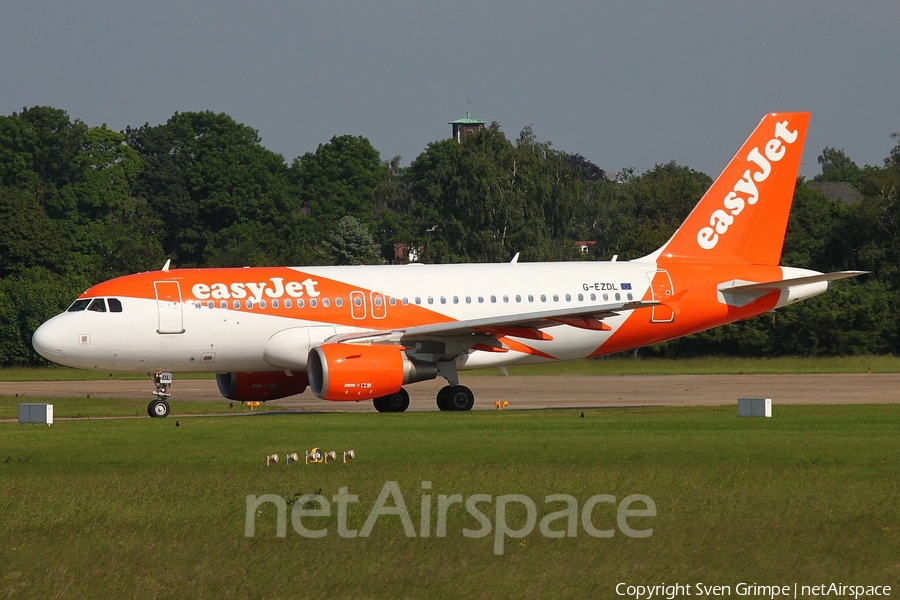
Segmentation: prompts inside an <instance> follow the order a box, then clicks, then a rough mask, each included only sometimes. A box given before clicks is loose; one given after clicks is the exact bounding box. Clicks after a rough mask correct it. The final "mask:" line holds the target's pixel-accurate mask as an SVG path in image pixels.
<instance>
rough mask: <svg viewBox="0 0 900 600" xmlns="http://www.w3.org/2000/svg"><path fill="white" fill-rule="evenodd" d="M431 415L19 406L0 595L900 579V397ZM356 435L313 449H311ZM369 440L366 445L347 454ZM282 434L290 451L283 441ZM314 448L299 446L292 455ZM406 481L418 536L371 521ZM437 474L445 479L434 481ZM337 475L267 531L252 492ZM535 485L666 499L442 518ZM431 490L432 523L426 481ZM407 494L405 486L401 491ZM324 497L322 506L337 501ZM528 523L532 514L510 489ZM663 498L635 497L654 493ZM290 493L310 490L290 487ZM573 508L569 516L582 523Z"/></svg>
mask: <svg viewBox="0 0 900 600" xmlns="http://www.w3.org/2000/svg"><path fill="white" fill-rule="evenodd" d="M583 412H584V417H582V416H581V414H582V411H580V410H579V411H568V410H558V411H557V410H554V411H503V412H487V411H478V412H472V413H437V412H429V413H409V414H377V413H358V414H357V413H348V414H290V415H260V416H256V417H249V418H221V417H200V418H193V419H185V420H183V421H181V422H180V427H175V422H174V420H173V419H171V418H170V419H161V420H156V419H135V420H117V421H69V422H59V423H56V424H54V425H53V426H52V427H46V426H21V425H18V424H15V423H4V424H0V489H2V495H0V524H2V531H3V534H4V535H3V542H2V544H0V564H2V565H3V568H2V570H0V597H16V598H21V597H31V598H48V597H56V598H68V597H71V598H75V597H185V598H187V597H190V598H196V597H216V598H243V597H254V598H287V597H291V598H294V597H302V598H308V597H328V598H381V597H392V598H393V597H398V598H399V597H404V598H461V597H480V598H510V597H517V598H518V597H522V598H538V597H540V598H545V597H563V598H582V597H614V596H615V592H614V587H615V585H616V583H618V582H629V583H644V584H651V585H652V584H657V583H662V582H664V581H665V582H669V583H671V582H675V581H678V582H705V583H707V584H724V585H732V586H734V585H735V584H736V583H738V582H741V581H751V582H752V581H756V582H770V583H780V582H785V583H791V582H794V581H799V582H800V583H803V582H808V583H811V584H819V583H821V582H830V581H842V582H844V583H850V582H856V583H866V584H876V583H877V584H887V585H897V584H900V581H898V578H900V577H898V573H900V502H898V500H900V436H898V432H900V406H898V405H863V406H859V405H856V406H777V407H776V410H775V416H774V417H773V418H771V419H753V418H746V419H738V418H737V417H736V409H735V407H697V408H677V409H671V408H644V409H597V410H589V411H583ZM313 447H319V448H322V449H323V450H336V451H338V456H339V459H338V462H337V463H336V464H334V463H333V464H328V465H324V464H319V465H304V464H303V462H302V456H303V451H304V449H311V448H313ZM351 448H352V449H354V450H355V451H356V453H357V458H356V460H354V461H352V462H351V463H349V464H347V465H344V464H342V463H341V462H340V453H341V451H343V450H346V449H351ZM272 452H277V453H279V454H280V455H281V456H282V462H280V463H279V464H278V465H275V466H271V467H266V466H265V456H266V455H267V454H269V453H272ZM288 452H298V453H299V454H300V456H301V463H300V464H298V465H290V466H287V465H285V464H284V455H285V454H286V453H288ZM389 481H396V482H397V486H398V489H399V491H400V492H401V493H402V496H403V500H404V502H405V504H406V506H407V508H408V510H409V513H410V518H411V522H412V524H413V526H414V530H415V536H414V537H407V535H406V534H405V532H404V529H403V527H402V525H401V522H400V519H399V518H398V517H397V516H391V515H384V516H381V517H379V518H378V520H377V522H376V524H375V526H374V528H373V530H372V532H371V535H370V536H369V537H366V538H360V537H356V538H344V537H340V536H339V535H338V533H337V505H336V504H335V503H334V502H333V501H332V499H333V496H334V495H336V494H338V492H339V489H340V488H342V487H346V488H347V491H348V493H349V494H352V495H357V496H358V498H359V502H358V503H351V504H349V510H348V516H347V527H348V528H349V529H351V530H356V531H358V530H360V529H361V528H362V527H363V525H364V523H365V521H366V519H367V517H368V516H369V512H370V510H371V509H372V507H373V506H374V503H375V500H376V498H377V496H378V494H379V492H380V491H381V490H382V489H383V487H384V485H385V483H386V482H389ZM423 482H430V486H431V487H430V489H429V488H428V484H425V487H424V488H423ZM311 493H318V494H321V496H322V497H324V498H325V499H326V500H328V501H329V502H330V503H331V509H332V513H331V516H330V517H318V518H312V517H308V518H305V519H303V521H302V524H303V525H304V526H305V527H307V528H309V529H320V528H322V529H325V531H326V535H325V537H322V538H320V539H309V538H305V537H302V536H301V535H299V534H298V533H296V531H295V530H294V528H293V527H292V522H291V520H290V512H289V513H288V518H287V523H286V526H287V532H286V536H285V537H278V536H277V535H276V524H277V517H276V508H275V506H274V505H272V504H266V505H262V506H260V507H259V509H258V510H257V511H256V516H255V535H254V536H253V537H245V525H246V506H247V496H248V495H255V496H260V495H263V494H275V495H278V496H281V497H282V498H284V499H285V500H286V502H288V503H290V502H292V501H293V500H294V499H296V498H299V497H300V496H303V495H305V494H311ZM453 494H459V495H461V496H462V497H463V498H468V497H470V496H472V495H473V494H487V495H489V496H490V497H491V498H492V501H491V502H489V503H481V504H478V508H479V509H480V510H481V512H483V513H484V515H485V516H486V517H487V518H488V519H490V521H491V522H492V524H493V522H494V520H495V514H494V509H495V501H496V498H497V497H498V496H500V495H506V494H523V495H526V496H528V497H530V498H531V499H532V500H533V501H534V503H535V505H536V507H537V520H538V522H540V520H541V519H542V518H543V517H545V516H546V515H548V514H550V513H552V512H555V511H559V510H562V509H563V508H565V506H564V505H563V504H562V503H550V504H547V503H545V502H544V498H545V497H546V496H547V495H550V494H569V495H571V496H573V497H575V498H576V499H577V501H578V508H579V512H580V509H581V507H582V505H583V504H584V502H585V501H586V500H587V499H588V498H590V497H591V496H594V495H596V494H610V495H612V496H615V498H616V502H620V501H621V500H622V499H623V498H625V497H626V496H629V495H631V494H645V495H647V496H649V497H650V498H652V499H653V501H654V502H655V504H656V507H657V515H656V516H655V517H631V518H630V519H629V521H628V523H629V524H630V525H631V526H632V527H633V528H635V529H647V528H652V529H653V534H652V536H651V537H649V538H646V539H633V538H629V537H627V536H625V535H623V534H622V532H621V531H619V530H618V527H617V524H616V513H615V510H616V505H615V504H611V503H601V504H599V505H597V507H596V508H595V510H594V511H593V521H592V523H593V524H594V526H596V527H598V528H600V529H614V530H615V534H614V535H613V537H611V538H606V539H603V538H595V537H591V536H589V535H587V534H586V533H585V529H584V528H583V526H582V523H581V519H580V514H579V518H578V522H577V535H576V537H562V538H556V539H551V538H547V537H544V536H543V535H541V534H540V533H539V530H538V527H535V529H534V531H532V532H531V533H530V534H529V535H528V536H527V537H525V538H523V539H512V538H507V539H503V540H502V541H503V550H504V551H503V554H502V555H496V554H495V553H494V546H495V537H494V533H495V532H494V529H492V530H491V532H490V534H489V535H487V536H486V537H482V538H469V537H464V535H463V530H464V529H469V530H478V529H480V528H481V525H480V524H479V522H478V521H476V519H475V518H474V517H473V516H472V515H471V514H470V513H469V512H467V511H466V509H465V507H464V506H463V505H461V504H454V505H452V506H451V508H450V509H449V511H448V519H447V533H446V536H445V537H436V525H437V520H436V507H437V504H438V496H439V495H447V496H449V495H453ZM423 496H430V502H431V511H430V519H428V518H426V520H428V522H429V523H430V529H431V532H430V536H429V537H422V536H421V532H422V529H421V522H422V521H421V515H420V512H421V511H420V507H421V506H422V500H421V498H422V497H423ZM387 505H388V506H393V505H394V502H393V500H388V502H387ZM317 506H318V505H317V504H316V503H309V504H308V505H307V507H309V508H315V507H317ZM510 507H511V508H510V511H509V513H508V515H507V521H508V523H509V526H510V528H512V529H518V528H521V527H522V526H523V525H524V524H525V513H524V511H523V510H519V509H521V507H519V506H517V505H510ZM641 507H642V506H641V505H638V506H635V507H633V508H641ZM288 511H290V506H289V507H288ZM566 524H567V523H566V521H565V520H561V521H560V520H558V521H555V522H554V523H553V526H552V528H553V529H554V530H565V528H566Z"/></svg>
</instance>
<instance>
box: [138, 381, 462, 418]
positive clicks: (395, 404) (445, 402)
mask: <svg viewBox="0 0 900 600" xmlns="http://www.w3.org/2000/svg"><path fill="white" fill-rule="evenodd" d="M372 404H373V405H374V406H375V410H377V411H378V412H403V411H405V410H406V409H407V408H409V393H408V392H407V391H406V390H405V389H403V388H400V391H399V392H397V393H396V394H390V395H388V396H381V397H380V398H375V399H374V400H373V401H372ZM437 405H438V408H439V409H441V410H452V411H466V410H472V407H473V406H474V405H475V394H473V393H472V390H470V389H469V388H467V387H466V386H464V385H448V386H444V387H443V388H441V391H439V392H438V394H437ZM151 416H153V415H151Z"/></svg>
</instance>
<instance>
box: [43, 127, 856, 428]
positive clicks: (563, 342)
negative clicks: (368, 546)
mask: <svg viewBox="0 0 900 600" xmlns="http://www.w3.org/2000/svg"><path fill="white" fill-rule="evenodd" d="M809 116H810V115H809V113H805V112H794V113H788V112H786V113H770V114H767V115H765V117H763V119H762V121H761V122H760V123H759V125H758V126H757V127H756V129H755V130H754V131H753V133H752V134H751V135H750V137H749V138H748V139H747V141H746V142H745V143H744V144H743V146H742V147H741V148H740V150H739V151H738V153H737V154H736V155H735V156H734V158H733V159H732V160H731V161H730V162H729V163H728V165H727V166H726V167H725V170H724V171H723V172H722V174H721V175H720V176H719V177H718V178H717V179H716V180H715V182H714V183H713V184H712V186H711V187H710V188H709V190H708V191H707V192H706V193H705V194H704V195H703V197H702V198H701V199H700V201H699V203H698V204H697V205H696V206H695V208H694V209H693V211H692V212H691V213H690V215H688V217H687V219H686V220H685V221H684V223H683V224H682V225H681V226H680V227H679V229H678V230H677V231H676V232H675V233H674V234H673V235H672V237H671V238H670V239H669V241H667V242H666V243H665V244H664V245H663V246H662V247H661V248H659V249H658V250H656V251H655V252H653V253H651V254H649V255H647V256H645V257H643V258H639V259H637V260H631V261H617V260H615V257H614V259H613V260H612V261H607V262H599V261H598V262H590V261H581V262H555V263H519V262H518V260H517V259H518V254H517V255H516V257H515V258H513V260H512V261H511V262H509V263H494V264H435V265H424V264H409V265H371V266H329V267H255V268H251V267H244V268H202V269H170V263H169V262H167V263H166V265H165V266H164V267H163V268H162V270H160V271H151V272H145V273H139V274H135V275H128V276H124V277H119V278H116V279H112V280H109V281H106V282H103V283H100V284H98V285H95V286H93V287H91V288H90V289H88V290H87V291H86V292H84V293H83V294H81V295H80V296H79V297H78V298H77V299H76V300H75V301H74V303H73V304H72V305H71V306H70V307H69V308H68V309H67V310H66V311H65V312H64V313H62V314H59V315H57V316H55V317H53V318H52V319H50V320H48V321H47V322H45V323H44V324H42V325H41V326H40V327H39V328H38V329H37V331H35V333H34V336H33V339H32V343H33V345H34V348H35V350H36V351H37V352H38V353H39V354H40V355H41V356H43V357H44V358H46V359H48V360H50V361H53V362H57V363H60V364H63V365H68V366H70V367H76V368H81V369H94V370H103V371H114V372H115V371H117V372H143V373H149V374H151V376H152V377H153V378H154V381H155V382H156V390H154V391H153V393H154V394H155V398H154V400H152V401H151V402H150V403H149V405H148V407H147V412H148V414H149V415H150V416H151V417H165V416H167V415H168V414H169V410H170V407H169V404H168V402H167V400H168V398H169V397H170V395H171V394H170V392H169V389H170V386H171V383H172V375H171V373H197V372H205V373H216V381H217V383H218V388H219V391H220V392H221V393H222V395H223V396H225V397H226V398H228V399H231V400H237V401H242V402H246V401H263V402H264V401H267V400H274V399H278V398H284V397H287V396H291V395H294V394H299V393H302V392H304V391H305V389H306V388H307V387H309V388H311V390H312V392H313V394H315V395H316V396H317V397H318V398H321V399H324V400H332V401H356V402H359V401H364V400H365V401H371V402H372V404H373V406H374V408H375V409H376V410H377V411H379V412H403V411H405V410H406V409H407V408H408V406H409V394H408V392H407V391H406V389H404V387H403V386H405V385H409V384H413V383H416V382H420V381H425V380H430V379H435V378H437V377H443V378H444V379H445V380H446V381H447V385H446V386H444V387H443V388H442V389H441V390H440V391H439V392H438V394H437V398H436V400H437V406H438V408H439V409H440V410H442V411H467V410H471V409H472V407H473V405H474V402H475V397H474V394H473V393H472V391H471V390H470V389H469V388H468V387H466V386H463V385H460V383H459V373H460V372H461V371H465V370H469V369H482V368H486V367H505V366H506V365H512V364H534V363H546V362H553V361H562V360H572V359H579V358H586V357H597V356H602V355H606V354H611V353H615V352H621V351H624V350H630V349H634V348H638V347H641V346H646V345H649V344H655V343H658V342H662V341H665V340H670V339H673V338H677V337H681V336H684V335H689V334H691V333H695V332H698V331H703V330H705V329H710V328H712V327H717V326H719V325H723V324H726V323H732V322H734V321H739V320H742V319H747V318H750V317H754V316H757V315H760V314H763V313H766V312H769V311H773V310H775V309H778V308H781V307H783V306H787V305H789V304H793V303H795V302H798V301H800V300H803V299H806V298H810V297H812V296H816V295H818V294H820V293H823V292H825V291H826V290H828V289H829V288H830V285H831V282H832V281H833V280H837V279H842V278H845V277H853V276H856V275H860V274H862V273H863V272H862V271H841V272H835V273H827V274H823V273H819V272H817V271H811V270H806V269H798V268H791V267H782V266H779V262H780V257H781V250H782V245H783V243H784V236H785V230H786V228H787V223H788V215H789V213H790V207H791V202H792V198H793V192H794V186H795V183H796V179H797V173H798V170H799V166H800V158H801V155H802V152H803V143H804V140H805V137H806V131H807V127H808V123H809Z"/></svg>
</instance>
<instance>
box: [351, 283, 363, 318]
mask: <svg viewBox="0 0 900 600" xmlns="http://www.w3.org/2000/svg"><path fill="white" fill-rule="evenodd" d="M350 316H352V317H353V318H354V319H365V318H366V295H365V294H364V293H362V292H360V291H359V290H355V291H353V292H350Z"/></svg>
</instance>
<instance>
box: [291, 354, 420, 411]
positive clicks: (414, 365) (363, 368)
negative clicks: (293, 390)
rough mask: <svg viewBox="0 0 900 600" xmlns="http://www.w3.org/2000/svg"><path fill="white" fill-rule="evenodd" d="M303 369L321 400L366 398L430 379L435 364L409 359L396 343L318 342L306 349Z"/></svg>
mask: <svg viewBox="0 0 900 600" xmlns="http://www.w3.org/2000/svg"><path fill="white" fill-rule="evenodd" d="M306 372H307V373H308V375H309V387H310V389H312V391H313V393H314V394H315V395H316V396H318V397H319V398H322V399H323V400H370V399H373V398H378V397H380V396H387V395H388V394H393V393H396V392H397V391H399V390H400V387H401V386H403V385H404V384H407V383H415V382H417V381H424V380H426V379H434V378H435V377H437V365H435V364H434V363H429V362H423V361H420V360H416V359H414V358H410V357H408V356H407V355H406V354H405V353H404V352H403V348H400V347H398V346H379V345H373V346H361V345H353V344H322V345H321V346H316V347H315V348H313V349H312V350H310V351H309V358H308V360H307V363H306Z"/></svg>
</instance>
